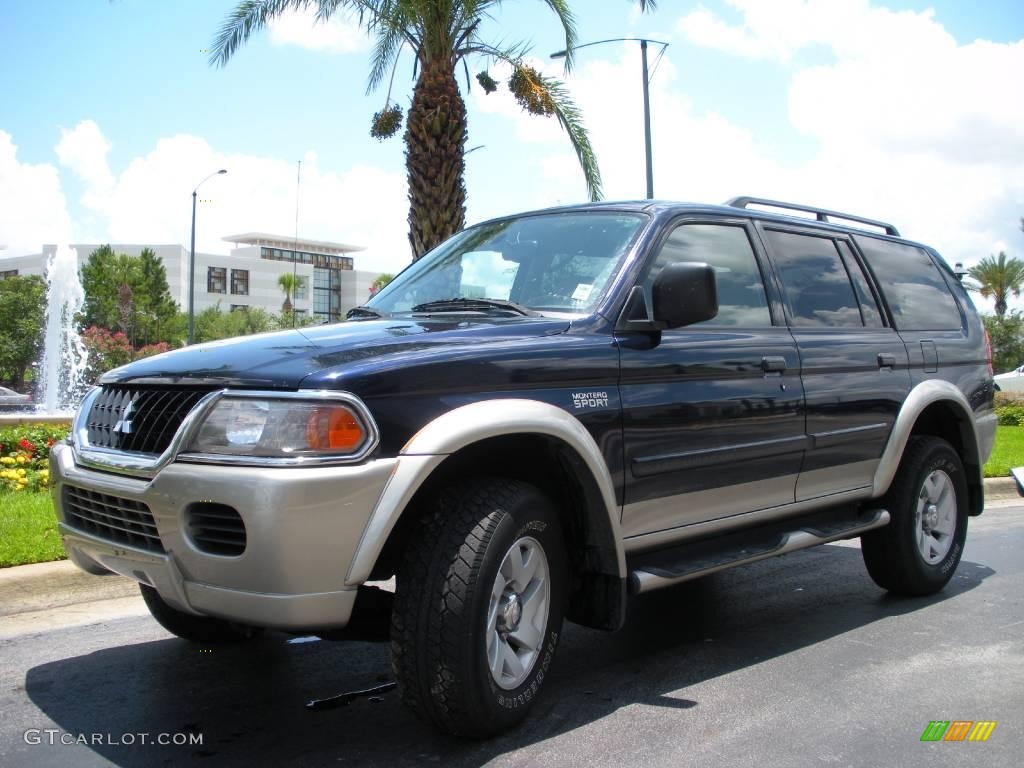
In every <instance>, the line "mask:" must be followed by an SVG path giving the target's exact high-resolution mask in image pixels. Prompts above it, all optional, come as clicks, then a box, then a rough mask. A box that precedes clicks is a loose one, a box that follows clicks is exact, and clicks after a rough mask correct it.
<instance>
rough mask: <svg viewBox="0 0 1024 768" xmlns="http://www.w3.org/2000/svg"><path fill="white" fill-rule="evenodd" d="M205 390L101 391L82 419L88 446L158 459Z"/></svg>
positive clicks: (117, 387)
mask: <svg viewBox="0 0 1024 768" xmlns="http://www.w3.org/2000/svg"><path fill="white" fill-rule="evenodd" d="M205 394H207V390H195V389H172V388H151V387H128V386H124V385H116V384H115V385H107V386H105V387H103V389H102V390H101V391H100V393H99V395H97V396H96V399H95V400H93V403H92V408H91V409H90V411H89V415H88V417H87V419H86V428H87V430H88V438H89V445H90V447H93V448H108V449H110V450H115V451H128V452H132V453H147V454H151V455H159V454H161V453H163V452H164V451H165V450H166V449H167V446H169V445H170V444H171V440H172V439H173V438H174V434H175V433H176V432H177V431H178V427H180V426H181V422H182V421H184V420H185V417H186V416H187V415H188V413H189V411H191V410H192V409H193V408H194V407H195V405H196V403H198V402H199V401H200V400H201V399H202V397H203V396H204V395H205Z"/></svg>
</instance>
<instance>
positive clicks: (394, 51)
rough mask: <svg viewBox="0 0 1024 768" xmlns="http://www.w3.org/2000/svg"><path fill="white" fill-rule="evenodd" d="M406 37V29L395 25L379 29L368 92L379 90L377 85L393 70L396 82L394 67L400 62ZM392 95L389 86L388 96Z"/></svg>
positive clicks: (368, 81) (371, 62)
mask: <svg viewBox="0 0 1024 768" xmlns="http://www.w3.org/2000/svg"><path fill="white" fill-rule="evenodd" d="M405 43H406V38H405V33H404V30H402V29H401V28H399V27H397V26H394V27H381V28H380V29H379V30H378V35H377V42H376V43H375V44H374V46H373V53H372V54H371V56H370V74H369V76H368V77H367V78H366V93H367V94H369V93H370V92H371V91H375V90H377V87H378V86H379V85H380V84H381V83H382V82H383V81H384V78H385V77H386V76H387V74H388V70H389V69H390V70H391V79H392V82H394V67H395V66H397V64H398V53H399V51H401V50H402V46H403V45H405ZM390 96H391V89H390V88H388V97H389V98H390Z"/></svg>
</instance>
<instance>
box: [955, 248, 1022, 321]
mask: <svg viewBox="0 0 1024 768" xmlns="http://www.w3.org/2000/svg"><path fill="white" fill-rule="evenodd" d="M967 274H968V275H969V276H970V277H971V279H973V280H974V281H975V282H976V283H977V285H970V286H968V287H969V288H970V289H971V290H974V291H977V292H978V293H980V294H981V295H982V296H984V297H985V298H986V299H988V298H993V299H995V300H996V316H997V317H998V318H999V319H1000V320H1002V319H1003V316H1004V315H1005V314H1006V300H1007V299H1008V298H1009V297H1010V294H1011V293H1012V294H1013V295H1014V296H1020V292H1021V289H1022V287H1024V261H1021V260H1020V259H1016V258H1008V257H1007V255H1006V252H1005V251H1000V252H999V256H998V257H996V256H986V257H985V258H984V259H982V260H981V261H979V262H978V263H977V264H976V265H974V266H973V267H971V268H970V269H969V270H968V271H967Z"/></svg>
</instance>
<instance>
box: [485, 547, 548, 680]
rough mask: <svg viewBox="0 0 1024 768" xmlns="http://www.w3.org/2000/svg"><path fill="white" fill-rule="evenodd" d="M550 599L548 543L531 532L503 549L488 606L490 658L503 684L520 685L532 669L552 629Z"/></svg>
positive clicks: (495, 676) (493, 674)
mask: <svg viewBox="0 0 1024 768" xmlns="http://www.w3.org/2000/svg"><path fill="white" fill-rule="evenodd" d="M550 602H551V575H550V570H549V569H548V560H547V556H546V555H545V554H544V548H543V547H542V546H541V543H540V542H539V541H537V539H535V538H533V537H532V536H523V537H522V538H520V539H518V540H517V541H516V542H515V543H513V544H512V546H511V547H509V549H508V552H506V553H505V557H504V558H503V559H502V561H501V565H500V566H499V567H498V573H497V574H496V575H495V577H494V586H493V587H492V589H491V600H490V604H489V606H488V608H487V626H486V628H485V637H486V638H487V647H486V663H487V666H488V668H489V669H490V670H491V676H492V677H493V678H494V682H495V683H496V684H497V685H498V686H499V687H500V688H502V689H504V690H506V691H511V690H513V689H515V688H518V687H519V686H520V685H522V684H523V683H524V682H525V681H526V679H527V678H528V677H529V676H530V672H531V671H533V667H534V665H535V664H536V662H537V659H538V657H539V656H540V655H541V651H542V649H543V644H544V636H545V634H546V633H547V629H548V611H549V607H550Z"/></svg>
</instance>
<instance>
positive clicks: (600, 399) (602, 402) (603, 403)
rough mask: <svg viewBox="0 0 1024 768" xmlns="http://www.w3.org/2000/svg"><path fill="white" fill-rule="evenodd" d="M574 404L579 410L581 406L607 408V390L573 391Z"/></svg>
mask: <svg viewBox="0 0 1024 768" xmlns="http://www.w3.org/2000/svg"><path fill="white" fill-rule="evenodd" d="M572 405H573V407H574V408H576V409H577V410H579V409H581V408H607V407H608V393H607V392H573V393H572Z"/></svg>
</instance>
